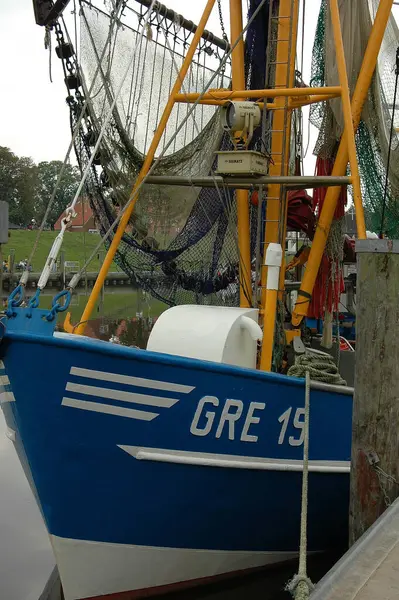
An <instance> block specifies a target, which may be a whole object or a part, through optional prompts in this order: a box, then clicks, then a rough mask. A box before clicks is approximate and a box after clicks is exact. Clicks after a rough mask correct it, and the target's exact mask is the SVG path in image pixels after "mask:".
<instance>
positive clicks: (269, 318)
mask: <svg viewBox="0 0 399 600" xmlns="http://www.w3.org/2000/svg"><path fill="white" fill-rule="evenodd" d="M296 4H297V3H296ZM291 8H292V0H280V5H279V20H278V28H277V53H276V54H277V55H276V76H275V83H274V84H275V86H276V88H277V89H279V90H281V91H283V88H285V89H284V91H286V92H287V90H288V89H295V88H289V87H288V88H287V83H288V85H291V86H293V84H294V82H293V81H289V76H290V71H291V68H290V67H291V64H290V51H291V52H292V53H294V55H295V52H296V47H295V46H291V43H292V41H293V39H292V33H293V32H292V25H293V24H294V23H293V22H292V19H293V18H294V14H291ZM295 40H296V36H295ZM290 49H291V50H290ZM300 89H301V90H302V89H304V88H298V90H300ZM302 95H305V94H303V93H302ZM286 97H288V94H284V95H283V94H279V95H278V96H276V99H275V104H276V105H277V106H278V107H280V108H281V109H282V110H278V111H276V112H275V113H274V115H273V124H272V144H271V156H272V158H273V163H271V164H270V166H269V175H275V176H278V175H285V174H286V172H287V165H288V159H287V156H286V155H285V152H286V144H285V140H286V135H285V134H287V133H288V139H289V137H290V135H289V132H288V131H287V130H288V126H289V119H288V116H287V115H286V112H287V110H288V103H287V100H286ZM284 156H285V161H284V162H283V157H284ZM281 201H282V202H285V199H284V198H281V186H280V185H279V184H275V183H274V184H271V185H269V186H268V191H267V206H266V224H265V246H264V248H263V260H265V258H266V256H267V248H268V246H269V244H271V243H281V240H279V228H280V208H281V205H280V202H281ZM282 271H283V272H284V269H282ZM266 281H267V266H266V264H263V265H262V269H261V286H262V295H261V316H262V317H263V340H262V351H261V359H260V368H261V370H262V371H270V370H271V367H272V357H273V344H274V331H275V325H276V307H277V297H278V290H276V289H274V288H273V287H272V288H271V289H266Z"/></svg>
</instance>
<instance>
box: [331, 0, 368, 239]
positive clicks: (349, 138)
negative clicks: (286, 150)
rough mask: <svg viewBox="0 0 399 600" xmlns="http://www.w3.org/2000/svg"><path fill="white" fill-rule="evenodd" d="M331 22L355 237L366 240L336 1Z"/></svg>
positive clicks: (333, 2)
mask: <svg viewBox="0 0 399 600" xmlns="http://www.w3.org/2000/svg"><path fill="white" fill-rule="evenodd" d="M330 10H331V21H332V26H333V31H334V41H335V52H336V55H337V67H338V76H339V83H340V86H341V87H342V110H343V113H344V122H345V134H346V143H347V147H348V155H349V164H350V168H351V175H352V185H353V202H354V205H355V209H356V225H357V237H358V238H359V239H361V240H365V239H366V223H365V221H364V209H363V202H362V192H361V189H360V175H359V165H358V163H357V156H356V142H355V132H354V129H353V121H352V109H351V99H350V92H349V83H348V74H347V72H346V62H345V51H344V43H343V41H342V31H341V23H340V18H339V8H338V1H337V0H330Z"/></svg>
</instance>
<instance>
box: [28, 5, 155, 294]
mask: <svg viewBox="0 0 399 600" xmlns="http://www.w3.org/2000/svg"><path fill="white" fill-rule="evenodd" d="M155 1H156V0H152V3H151V8H152V6H153V4H154V3H155ZM148 18H149V16H148V15H147V17H146V19H145V24H146V23H147V21H148ZM143 32H144V29H143V30H142V31H141V34H140V41H141V39H142V37H143ZM137 46H138V43H137V44H136V45H135V46H134V48H133V53H132V56H131V59H130V62H129V64H128V68H127V69H126V70H125V73H124V76H123V77H122V80H121V82H120V85H119V88H118V90H117V92H116V94H115V97H114V99H113V101H112V104H111V106H110V109H109V111H108V114H107V116H106V118H105V120H104V123H103V125H102V128H101V130H100V132H99V134H98V138H97V141H96V143H95V145H94V148H93V151H92V153H91V156H90V158H89V161H88V164H87V167H86V170H85V172H84V173H83V176H82V179H81V180H80V183H79V185H78V189H77V190H76V192H75V196H74V198H73V200H72V202H71V204H70V205H69V206H68V208H67V209H66V211H65V217H64V218H63V219H62V225H61V231H60V233H59V234H58V235H57V237H56V239H55V240H54V243H53V245H52V247H51V250H50V252H49V255H48V257H47V261H46V264H45V266H44V269H43V271H42V273H41V275H40V279H39V282H38V286H37V289H38V290H42V289H43V288H44V287H45V286H46V285H47V281H48V278H49V276H50V273H51V268H52V265H53V263H54V262H55V261H56V260H57V256H58V253H59V251H60V248H61V245H62V242H63V237H64V233H65V230H66V227H67V225H68V224H69V223H70V222H71V221H72V220H73V219H74V217H75V216H76V214H75V206H76V203H77V202H78V200H79V197H80V194H81V191H82V189H83V186H84V184H85V181H86V178H87V176H88V174H89V172H90V170H91V165H92V163H93V160H94V158H95V156H96V154H97V151H98V148H99V146H100V143H101V140H102V137H103V135H104V132H105V129H106V127H107V125H108V123H109V121H110V120H111V117H112V112H113V109H114V108H115V105H116V102H117V100H118V97H119V95H120V93H121V91H122V87H123V84H124V82H125V79H126V77H127V74H128V71H129V70H130V66H131V64H132V62H133V60H134V58H135V56H136V50H137Z"/></svg>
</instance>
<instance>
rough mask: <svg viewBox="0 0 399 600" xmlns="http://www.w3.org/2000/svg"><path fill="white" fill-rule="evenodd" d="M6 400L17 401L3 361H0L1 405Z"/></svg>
mask: <svg viewBox="0 0 399 600" xmlns="http://www.w3.org/2000/svg"><path fill="white" fill-rule="evenodd" d="M6 402H15V396H14V394H13V393H12V390H11V385H10V380H9V378H8V376H7V374H6V369H5V367H4V363H3V361H0V405H1V404H5V403H6Z"/></svg>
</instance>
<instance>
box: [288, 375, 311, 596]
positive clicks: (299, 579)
mask: <svg viewBox="0 0 399 600" xmlns="http://www.w3.org/2000/svg"><path fill="white" fill-rule="evenodd" d="M309 415H310V374H309V371H306V379H305V423H304V440H303V473H302V501H301V534H300V541H299V568H298V573H297V574H296V575H295V576H294V577H293V579H291V581H289V582H288V584H287V586H286V590H287V591H288V592H291V594H292V596H293V597H294V598H295V600H307V599H308V598H309V596H310V592H311V591H312V589H313V587H314V586H313V583H312V582H311V580H310V579H309V577H308V575H307V568H306V555H307V524H308V481H309Z"/></svg>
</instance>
